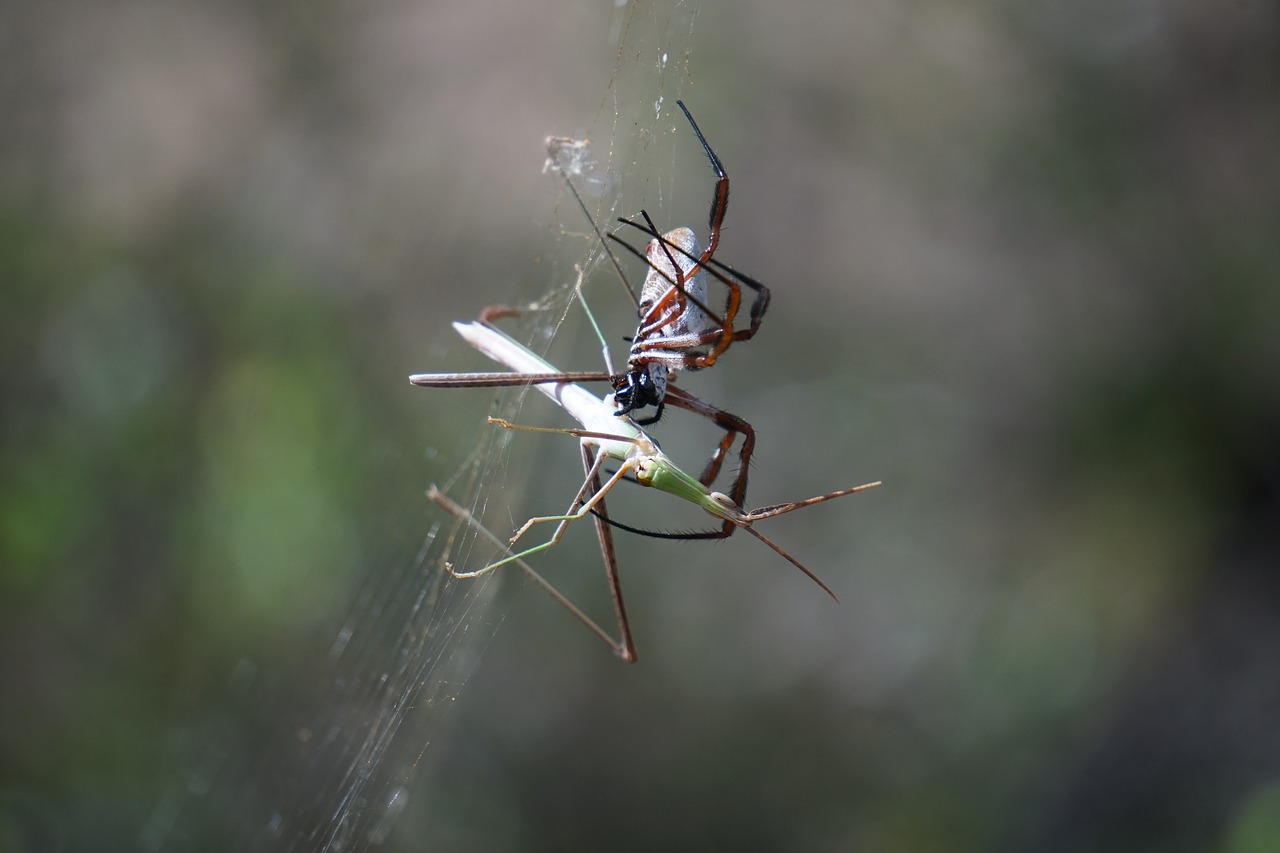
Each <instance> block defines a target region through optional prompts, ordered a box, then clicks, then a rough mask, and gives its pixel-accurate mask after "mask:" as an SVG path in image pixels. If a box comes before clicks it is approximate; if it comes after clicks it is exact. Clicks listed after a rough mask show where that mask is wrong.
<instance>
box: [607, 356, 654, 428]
mask: <svg viewBox="0 0 1280 853" xmlns="http://www.w3.org/2000/svg"><path fill="white" fill-rule="evenodd" d="M666 395H667V370H666V368H665V367H663V366H662V365H660V364H645V365H639V366H637V367H633V368H631V369H630V370H628V371H627V372H626V373H623V374H621V375H620V376H618V377H617V379H615V380H614V383H613V402H614V403H615V404H616V405H617V407H618V411H616V412H615V413H614V414H616V415H626V414H630V413H631V412H634V411H635V410H636V409H643V408H644V407H645V406H657V407H658V411H659V414H661V411H662V401H663V398H664V397H666ZM653 420H657V416H655V417H654V418H653ZM652 422H653V421H652V420H650V421H641V422H638V423H640V424H641V425H642V426H643V425H645V424H646V423H652Z"/></svg>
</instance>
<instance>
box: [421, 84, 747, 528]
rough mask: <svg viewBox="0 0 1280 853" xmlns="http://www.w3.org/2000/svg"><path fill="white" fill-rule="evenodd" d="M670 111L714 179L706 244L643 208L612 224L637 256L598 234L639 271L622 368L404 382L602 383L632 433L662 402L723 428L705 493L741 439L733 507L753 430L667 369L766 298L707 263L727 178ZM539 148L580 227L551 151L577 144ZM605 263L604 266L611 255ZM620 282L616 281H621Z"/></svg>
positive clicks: (694, 366)
mask: <svg viewBox="0 0 1280 853" xmlns="http://www.w3.org/2000/svg"><path fill="white" fill-rule="evenodd" d="M676 104H677V105H678V106H679V107H680V110H681V112H683V113H684V116H685V118H686V119H687V120H688V122H689V125H690V126H691V127H692V128H693V132H694V134H695V135H696V136H697V138H698V142H699V143H700V144H701V145H702V150H703V152H704V153H705V154H706V155H707V159H708V161H710V163H711V168H712V170H713V171H714V172H715V175H716V183H715V188H714V190H713V194H712V197H711V210H710V213H709V215H708V229H709V233H708V236H707V245H706V248H705V249H702V250H701V251H699V246H698V238H697V236H696V235H695V234H694V233H693V231H692V229H690V228H687V227H683V226H682V227H679V228H675V229H672V230H671V231H668V232H666V233H665V234H663V233H660V232H659V231H658V229H657V226H655V225H654V222H653V219H652V218H651V217H650V216H649V213H648V212H647V211H645V210H641V212H640V217H641V219H642V220H643V221H642V222H641V221H637V220H635V219H625V218H621V219H619V220H618V221H619V222H620V223H622V225H624V226H626V227H629V228H634V229H636V230H637V231H640V232H641V233H643V234H646V235H648V236H649V238H650V240H649V243H648V246H647V247H646V249H645V250H644V251H643V252H641V251H640V250H639V249H637V248H635V247H634V246H632V245H631V244H630V243H628V242H627V241H626V240H624V239H623V238H621V237H619V236H618V235H617V234H609V235H608V237H607V239H609V240H612V241H614V242H615V243H617V244H618V245H620V246H622V247H623V248H625V249H626V250H627V251H629V252H630V253H632V254H633V255H635V256H636V257H639V258H640V259H641V260H643V261H644V262H645V263H646V264H647V265H648V267H649V269H648V272H647V273H646V275H645V280H644V283H643V285H642V286H641V289H640V296H639V298H637V297H636V296H635V294H634V292H632V291H631V290H630V287H628V292H629V293H631V297H632V300H633V301H634V302H635V303H636V305H637V309H638V311H639V315H640V319H639V324H638V325H637V327H636V333H635V335H634V336H632V338H631V349H630V352H629V354H628V357H627V366H626V369H625V370H624V371H623V372H621V373H609V372H599V371H579V372H556V373H543V374H538V373H456V374H424V375H419V376H415V377H414V378H413V381H414V384H417V385H425V386H430V387H453V388H461V387H470V388H483V387H505V386H513V385H542V384H547V383H555V384H560V383H565V382H609V383H610V385H611V386H612V387H613V404H614V407H615V411H614V414H615V415H616V416H618V417H632V419H633V420H634V423H635V424H636V425H638V426H641V427H646V426H650V425H652V424H654V423H656V422H657V421H658V420H659V419H660V418H661V417H662V414H663V412H664V410H665V408H666V406H667V404H670V405H672V406H674V407H676V408H679V409H684V410H686V411H689V412H693V413H695V414H697V415H699V416H701V417H704V418H707V419H708V420H710V421H712V422H713V423H715V424H716V425H717V426H718V427H719V428H720V429H722V430H724V437H723V438H722V439H721V440H720V441H719V442H718V443H717V445H716V446H715V448H714V449H713V451H712V454H711V459H710V460H709V461H708V463H707V465H706V467H705V468H704V469H703V471H702V475H701V477H700V478H699V480H700V482H701V483H702V485H703V486H704V487H705V488H710V487H711V484H712V483H714V482H715V480H716V479H717V478H718V477H719V475H720V471H721V469H722V467H723V465H724V460H725V457H726V456H728V455H729V452H730V451H731V449H732V448H733V443H734V440H735V438H736V437H737V436H741V437H742V442H741V444H740V445H739V447H738V460H739V464H738V472H737V476H736V478H735V480H734V484H733V487H732V488H731V490H730V492H729V495H730V497H731V498H732V499H733V501H734V502H735V503H737V504H738V505H739V506H742V505H744V502H745V499H746V493H747V474H748V471H749V468H750V462H751V454H752V453H753V452H754V450H755V431H754V430H753V429H752V427H751V425H750V424H749V423H747V421H746V420H744V419H743V418H740V417H738V416H737V415H734V414H731V413H729V412H726V411H724V410H723V409H720V408H717V407H716V406H713V405H711V404H710V403H707V402H705V401H703V400H701V399H699V398H698V397H695V396H694V395H693V394H690V393H689V392H687V391H685V390H683V389H681V388H679V387H677V386H676V385H675V384H674V383H673V381H672V380H673V377H672V373H673V372H674V371H676V370H701V369H704V368H707V367H711V366H712V365H714V364H715V363H716V361H717V360H718V359H719V357H720V356H721V355H723V354H724V352H725V350H727V349H728V348H729V346H730V345H731V344H732V343H733V342H734V341H745V340H749V339H750V338H752V337H753V336H754V335H755V333H756V332H757V331H758V330H759V328H760V322H761V320H762V319H763V317H764V313H765V311H766V310H767V309H768V307H769V301H770V293H769V289H768V288H767V287H765V286H764V285H763V284H761V283H760V282H758V281H756V280H755V279H753V278H751V277H750V276H747V275H744V274H743V273H740V272H738V271H736V270H734V269H733V268H732V267H730V266H728V265H727V264H724V263H721V262H720V261H718V260H716V259H715V257H714V255H715V252H716V249H717V248H718V247H719V245H720V233H721V229H722V228H723V225H724V220H725V214H726V213H727V212H728V209H729V175H728V172H727V171H726V170H725V168H724V164H723V163H721V161H720V158H719V157H718V156H717V155H716V153H715V151H714V150H712V148H711V146H710V144H708V142H707V140H706V137H705V136H703V134H702V130H701V129H700V128H699V127H698V123H697V122H696V121H694V118H693V115H692V114H691V113H690V112H689V109H688V107H686V106H685V105H684V102H683V101H676ZM547 146H548V151H549V154H550V157H549V159H548V161H547V162H548V164H549V167H550V168H554V169H556V170H557V171H559V172H560V173H561V174H562V175H564V176H565V183H566V185H567V186H568V187H569V189H570V191H571V192H572V194H573V196H574V198H575V199H576V200H577V203H578V206H579V207H580V208H582V210H583V212H584V213H586V214H587V218H588V220H591V216H590V212H589V211H588V210H587V207H586V204H585V203H584V202H583V200H582V197H581V196H580V195H579V193H578V191H577V189H576V188H575V187H574V185H573V182H572V181H570V180H569V172H570V171H571V169H570V168H569V167H566V166H564V165H562V160H561V152H565V151H569V152H572V154H573V155H574V157H578V158H580V157H581V156H582V150H583V149H584V147H585V143H584V142H582V141H581V140H570V139H566V138H563V137H550V138H548V139H547ZM597 235H598V236H599V237H600V238H601V240H602V241H603V240H605V239H606V238H605V235H602V234H600V233H599V231H598V230H597ZM610 258H611V259H613V255H612V253H610ZM613 263H614V266H615V268H618V269H619V274H620V275H621V269H620V268H619V267H618V264H617V261H616V259H613ZM708 275H710V276H711V277H712V278H714V279H715V280H716V281H718V282H720V283H721V284H723V285H724V286H725V289H726V295H725V303H724V309H723V310H722V311H720V312H717V311H715V310H713V309H712V308H710V307H709V306H708V304H707V303H708V297H707V276H708ZM623 281H624V283H625V277H624V278H623ZM581 284H582V272H581V270H580V271H579V281H578V288H577V289H578V291H579V292H580V290H581ZM743 287H746V288H747V289H749V290H751V291H752V292H754V293H755V297H754V299H753V301H752V303H751V307H750V308H749V310H748V324H747V327H746V328H735V325H734V324H735V322H736V321H737V319H738V314H739V312H740V310H741V308H742V303H743V293H742V288H743ZM584 305H585V302H584ZM588 311H589V309H588ZM516 313H519V309H515V308H509V307H506V306H490V307H489V308H486V309H484V311H483V312H481V314H480V318H479V321H480V322H481V323H482V324H484V325H486V326H492V325H493V323H494V321H495V320H497V319H499V318H501V317H504V316H508V315H511V314H516ZM649 406H652V407H653V408H654V412H653V414H652V415H650V416H649V417H643V418H640V417H634V415H633V413H636V412H638V411H639V410H641V409H644V408H646V407H649ZM610 524H613V525H614V526H615V527H618V528H620V529H623V530H627V531H629V532H632V533H637V534H640V535H647V536H653V537H657V538H688V539H706V538H723V537H726V536H729V535H730V534H732V532H733V529H734V525H733V524H732V523H731V522H729V521H725V522H724V524H723V525H722V526H721V528H720V529H718V530H714V531H705V532H694V533H682V534H671V533H664V532H658V531H649V530H643V529H640V528H634V527H629V526H627V525H625V524H622V523H620V522H616V521H612V520H610Z"/></svg>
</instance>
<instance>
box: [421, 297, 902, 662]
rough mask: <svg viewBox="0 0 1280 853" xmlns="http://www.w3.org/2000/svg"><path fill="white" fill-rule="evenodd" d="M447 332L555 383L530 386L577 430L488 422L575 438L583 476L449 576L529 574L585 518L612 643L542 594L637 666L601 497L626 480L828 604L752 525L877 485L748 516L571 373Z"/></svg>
mask: <svg viewBox="0 0 1280 853" xmlns="http://www.w3.org/2000/svg"><path fill="white" fill-rule="evenodd" d="M453 326H454V329H456V330H457V332H458V334H460V335H461V336H462V337H463V338H465V339H466V340H467V342H468V343H470V344H471V345H472V346H474V347H475V348H476V349H478V350H480V351H481V352H482V353H484V354H485V355H487V356H488V357H490V358H492V359H494V360H495V361H498V362H500V363H502V364H504V365H506V366H507V367H508V368H510V369H511V370H513V371H516V372H517V373H520V374H522V375H526V376H536V377H542V376H553V377H560V378H559V379H556V380H545V379H544V380H540V381H538V382H537V383H535V384H536V387H537V388H538V390H539V391H541V392H542V393H544V394H546V395H547V396H548V397H550V398H551V399H552V400H554V401H555V402H556V403H558V404H560V405H561V406H563V407H564V409H565V410H566V411H567V412H568V413H569V414H570V415H572V416H573V418H574V419H575V420H577V421H578V422H579V423H580V424H581V426H582V428H581V429H545V428H537V427H527V426H520V425H517V424H512V423H510V422H508V421H505V420H502V419H500V418H490V419H489V422H490V423H491V424H496V425H498V426H501V427H504V428H507V429H518V430H531V431H537V432H555V433H564V434H567V435H571V436H574V437H576V438H578V440H579V443H580V446H581V451H582V462H583V468H584V470H585V471H586V477H585V479H584V481H583V483H582V487H581V488H580V489H579V490H578V493H577V494H576V495H575V496H574V498H573V501H572V503H570V505H569V508H568V509H567V510H566V511H565V513H564V514H562V515H553V516H541V517H536V518H531V519H529V520H528V521H526V522H525V523H524V525H522V526H521V527H520V528H519V529H518V530H517V531H516V532H515V534H514V535H513V536H512V537H511V538H510V540H509V541H508V543H507V546H506V548H505V550H506V552H507V553H506V555H505V556H503V557H502V558H500V559H498V560H496V561H494V562H492V563H489V564H488V565H486V566H483V567H482V568H479V569H475V570H470V571H459V570H458V569H456V568H455V567H454V566H452V565H448V569H449V572H450V573H451V574H453V575H454V576H455V577H461V578H474V577H479V576H481V575H484V574H487V573H489V572H492V571H494V570H495V569H498V568H501V567H503V566H506V565H509V564H513V563H514V564H518V565H520V566H521V567H522V568H524V569H525V571H528V572H532V569H530V568H529V567H528V566H527V564H525V562H524V561H525V558H527V557H530V556H533V555H534V554H537V553H539V552H542V551H545V550H547V549H549V548H551V547H553V546H555V545H556V544H557V543H558V542H559V541H560V539H561V538H562V537H563V536H564V533H565V531H566V529H567V528H568V526H569V525H570V524H571V523H572V522H574V521H577V520H580V519H582V518H584V517H586V516H587V515H592V516H593V518H594V521H595V527H596V534H597V537H598V538H599V540H600V551H601V554H602V556H603V559H604V563H605V573H606V576H607V578H608V581H609V589H610V592H611V594H612V597H613V604H614V612H615V616H616V619H617V624H618V636H617V637H616V638H615V637H612V636H610V635H609V634H608V632H606V631H604V630H603V629H601V628H600V627H599V626H598V625H596V623H594V622H592V621H591V620H590V619H589V618H587V617H586V616H585V614H583V613H582V611H581V610H579V609H578V608H576V607H575V606H573V605H572V604H571V603H570V602H568V600H567V599H565V598H564V596H563V595H561V594H560V593H558V592H556V591H554V589H553V588H551V589H549V591H551V592H552V594H553V595H554V596H555V597H556V599H557V600H558V601H559V602H560V603H561V604H562V605H563V606H565V607H566V608H568V609H569V610H570V611H571V612H573V613H574V615H575V616H577V617H578V618H579V619H581V620H582V621H583V622H584V623H585V624H586V625H587V626H588V627H589V628H591V630H592V631H593V632H594V633H595V634H596V635H597V636H599V637H600V638H601V639H603V640H604V641H605V642H606V643H608V644H609V646H610V647H611V648H612V649H613V651H614V652H615V653H616V654H617V655H618V656H619V657H621V658H622V659H623V660H626V661H634V660H635V659H636V647H635V642H634V641H633V639H632V636H631V627H630V624H629V622H628V620H627V613H626V606H625V604H624V602H623V598H622V588H621V585H620V582H619V579H618V560H617V553H616V551H615V549H614V545H613V531H612V529H611V527H610V525H609V516H608V509H607V508H606V505H605V497H606V495H607V494H608V493H609V492H610V490H612V489H613V487H614V486H616V485H617V484H618V483H619V482H621V481H622V480H623V479H624V478H625V477H630V478H632V479H634V480H635V481H636V482H638V483H640V484H641V485H642V486H648V487H650V488H655V489H658V490H659V491H663V492H667V493H669V494H672V495H675V496H676V497H679V498H681V499H683V500H685V501H688V502H689V503H692V504H694V505H695V506H698V507H700V508H701V509H702V510H703V511H705V512H707V513H708V514H710V515H711V516H713V517H715V518H717V519H719V520H721V521H722V522H723V524H724V525H727V528H728V531H729V532H730V533H731V532H732V531H733V530H736V529H743V530H746V531H747V532H748V533H750V534H751V535H752V536H754V537H755V538H757V539H759V540H760V541H761V542H764V543H765V544H766V545H768V546H769V547H770V548H771V549H773V550H774V551H775V552H777V553H778V554H779V555H781V556H782V557H783V558H784V559H786V560H787V561H788V562H789V563H791V564H792V565H793V566H795V567H796V568H797V569H799V570H800V571H801V572H803V573H804V574H805V575H806V576H807V577H809V578H810V579H811V580H812V581H813V582H814V583H816V584H818V586H820V587H821V588H822V589H823V590H824V591H825V592H826V593H827V594H828V595H830V596H831V597H832V598H833V599H834V598H836V596H835V593H833V592H832V591H831V589H830V588H829V587H828V586H827V585H826V584H824V583H823V582H822V581H821V580H819V579H818V577H817V576H816V575H814V574H813V572H811V571H809V569H807V568H805V566H804V565H803V564H801V563H800V561H799V560H797V559H796V558H795V557H793V556H791V555H790V554H789V553H787V552H786V551H785V550H783V548H782V547H781V546H779V545H778V544H776V543H775V542H773V541H772V540H771V539H769V538H767V537H766V536H765V535H764V534H762V533H760V532H759V531H758V530H756V529H755V527H754V524H755V523H756V522H758V521H763V520H765V519H768V518H773V517H775V516H778V515H783V514H785V513H789V512H794V511H795V510H798V509H803V508H804V507H807V506H812V505H813V504H817V503H822V502H824V501H829V500H833V499H835V498H839V497H844V496H845V495H850V494H853V493H855V492H860V491H863V490H864V489H869V488H871V487H873V486H877V485H879V483H878V482H875V483H866V484H864V485H861V486H854V487H853V488H848V489H841V490H840V491H836V492H831V493H829V494H825V495H819V496H817V497H813V498H809V499H807V500H802V501H791V502H788V503H781V504H775V505H773V506H768V507H763V508H760V509H756V510H747V509H745V508H744V507H743V506H742V504H741V503H740V502H739V501H737V500H735V499H734V498H733V497H731V496H729V495H725V494H722V493H720V492H715V491H712V490H711V489H710V488H708V486H707V485H706V484H705V483H704V482H703V481H702V480H700V479H698V478H695V477H693V476H692V475H690V474H687V473H685V472H684V471H683V470H681V469H680V468H679V467H678V466H677V465H676V464H675V462H673V461H672V460H671V459H670V457H668V456H667V455H666V454H665V453H663V452H662V450H661V448H659V447H658V445H657V443H656V442H655V441H654V440H653V439H652V438H651V437H650V436H649V435H648V434H647V433H646V432H645V431H644V430H643V429H641V428H640V427H639V426H638V425H636V423H635V422H634V421H633V420H631V418H629V417H626V416H625V415H624V416H622V417H619V416H618V415H617V413H616V411H615V408H614V406H613V405H612V401H611V400H610V399H609V398H607V397H606V398H605V399H600V398H598V397H596V396H595V395H593V394H591V393H590V392H589V391H587V390H586V389H584V388H583V387H581V386H580V385H577V384H574V382H573V381H572V380H570V379H568V378H566V377H569V376H571V375H573V374H566V373H561V372H560V371H558V370H556V368H555V367H554V366H552V365H551V364H550V363H548V362H547V361H545V360H543V359H542V358H540V357H538V356H537V355H535V354H534V353H533V352H531V351H530V350H528V349H526V348H525V347H523V346H521V345H520V344H519V343H517V342H516V341H514V340H513V339H511V338H509V337H508V336H507V335H505V334H503V333H502V332H500V331H498V330H497V329H496V328H494V327H493V326H491V325H488V324H486V323H483V322H474V323H454V324H453ZM454 375H455V374H419V375H415V376H411V377H410V378H409V381H410V382H412V383H413V384H415V385H424V386H428V387H439V386H442V385H443V386H444V387H450V384H449V382H448V381H447V380H449V379H450V378H451V377H452V376H454ZM610 462H612V463H616V464H617V466H618V467H617V470H616V471H614V472H613V473H612V474H610V475H609V476H608V478H607V479H603V474H604V466H605V465H606V464H608V463H610ZM428 496H429V497H430V498H431V499H432V500H433V501H435V502H436V503H437V504H438V505H439V506H441V507H443V508H444V509H445V510H446V511H448V512H450V513H452V514H453V515H455V516H456V517H458V518H459V519H461V520H463V521H466V522H469V523H471V524H473V525H475V526H476V527H478V528H479V529H481V530H482V531H484V529H483V528H482V527H480V525H479V523H478V522H477V521H476V520H475V518H474V517H473V516H471V514H470V513H469V512H467V511H466V510H465V509H463V508H462V507H460V506H459V505H458V504H456V503H454V502H453V501H452V500H450V499H448V498H447V497H446V496H444V495H443V494H442V493H441V492H440V491H439V490H438V489H435V488H434V487H433V488H432V490H431V491H430V492H428ZM547 523H555V525H556V527H555V531H554V532H553V533H552V535H551V537H550V538H549V539H548V540H547V541H545V542H542V543H540V544H537V545H533V546H531V547H528V548H525V549H523V550H520V551H514V550H513V549H514V547H515V545H516V543H517V542H519V541H520V539H521V538H522V537H523V536H524V535H525V534H526V533H527V532H528V531H529V530H531V529H532V528H533V527H535V526H537V525H539V524H547ZM484 533H485V534H487V536H488V538H490V540H491V541H495V542H497V541H498V540H497V539H496V537H494V536H493V534H490V533H488V531H484ZM726 535H728V534H726ZM534 577H535V578H536V579H537V580H538V582H539V583H540V584H541V585H543V586H544V588H548V587H549V586H550V585H549V584H547V583H546V582H545V581H544V580H542V578H541V577H540V576H538V575H536V573H534Z"/></svg>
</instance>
